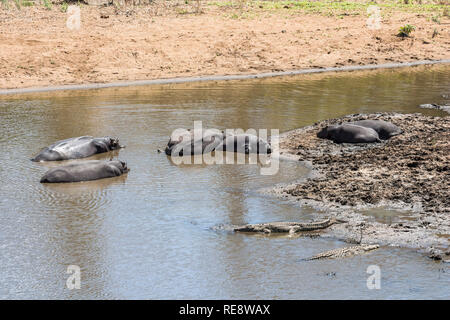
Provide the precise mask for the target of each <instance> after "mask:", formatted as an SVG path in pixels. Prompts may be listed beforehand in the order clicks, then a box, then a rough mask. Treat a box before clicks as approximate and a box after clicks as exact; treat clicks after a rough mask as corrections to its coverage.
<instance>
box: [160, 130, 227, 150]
mask: <svg viewBox="0 0 450 320" xmlns="http://www.w3.org/2000/svg"><path fill="white" fill-rule="evenodd" d="M223 139H224V133H223V132H222V131H220V130H216V129H207V130H190V129H187V130H186V129H177V130H175V131H174V133H172V135H171V136H170V139H169V142H168V143H167V147H166V149H165V153H166V154H167V155H168V156H187V155H199V154H204V153H209V152H212V151H214V149H215V148H216V147H217V146H218V145H219V144H220V143H222V141H223Z"/></svg>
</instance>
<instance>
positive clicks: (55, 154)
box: [31, 136, 123, 161]
mask: <svg viewBox="0 0 450 320" xmlns="http://www.w3.org/2000/svg"><path fill="white" fill-rule="evenodd" d="M122 147H123V146H121V145H120V144H119V139H117V138H111V137H101V138H94V137H91V136H83V137H76V138H69V139H65V140H61V141H58V142H55V143H54V144H52V145H51V146H49V147H46V148H44V149H43V150H42V151H41V152H40V153H39V154H38V155H37V156H36V157H34V158H33V159H31V161H61V160H70V159H80V158H86V157H90V156H92V155H94V154H97V153H103V152H108V151H112V150H116V149H119V148H122Z"/></svg>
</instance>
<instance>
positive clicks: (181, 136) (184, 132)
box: [167, 128, 193, 149]
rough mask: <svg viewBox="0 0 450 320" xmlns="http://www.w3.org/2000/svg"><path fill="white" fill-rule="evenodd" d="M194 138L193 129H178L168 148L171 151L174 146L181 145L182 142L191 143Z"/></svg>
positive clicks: (171, 137)
mask: <svg viewBox="0 0 450 320" xmlns="http://www.w3.org/2000/svg"><path fill="white" fill-rule="evenodd" d="M192 136H193V132H191V129H181V128H180V129H176V130H174V131H173V132H172V134H171V135H170V139H169V142H168V143H167V148H168V149H171V148H172V147H173V146H174V145H176V144H179V143H180V142H183V141H185V142H186V141H189V140H191V139H192Z"/></svg>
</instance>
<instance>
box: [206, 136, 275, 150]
mask: <svg viewBox="0 0 450 320" xmlns="http://www.w3.org/2000/svg"><path fill="white" fill-rule="evenodd" d="M215 150H216V151H225V152H237V153H245V154H251V153H256V154H269V153H271V152H272V147H271V145H270V143H269V142H267V141H265V140H264V139H262V138H260V137H258V136H256V135H253V134H246V133H243V134H232V135H227V136H226V137H225V138H224V140H223V142H222V143H221V144H220V145H218V146H217V147H216V149H215Z"/></svg>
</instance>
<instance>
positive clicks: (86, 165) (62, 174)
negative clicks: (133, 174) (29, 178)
mask: <svg viewBox="0 0 450 320" xmlns="http://www.w3.org/2000/svg"><path fill="white" fill-rule="evenodd" d="M128 171H129V169H128V167H127V164H126V162H123V161H119V160H114V161H101V160H86V161H82V162H78V163H72V164H68V165H65V166H60V167H56V168H52V169H50V170H48V171H47V172H46V173H45V174H44V176H43V177H42V178H41V181H40V182H41V183H59V182H80V181H90V180H98V179H104V178H112V177H117V176H121V175H122V174H124V173H127V172H128Z"/></svg>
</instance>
